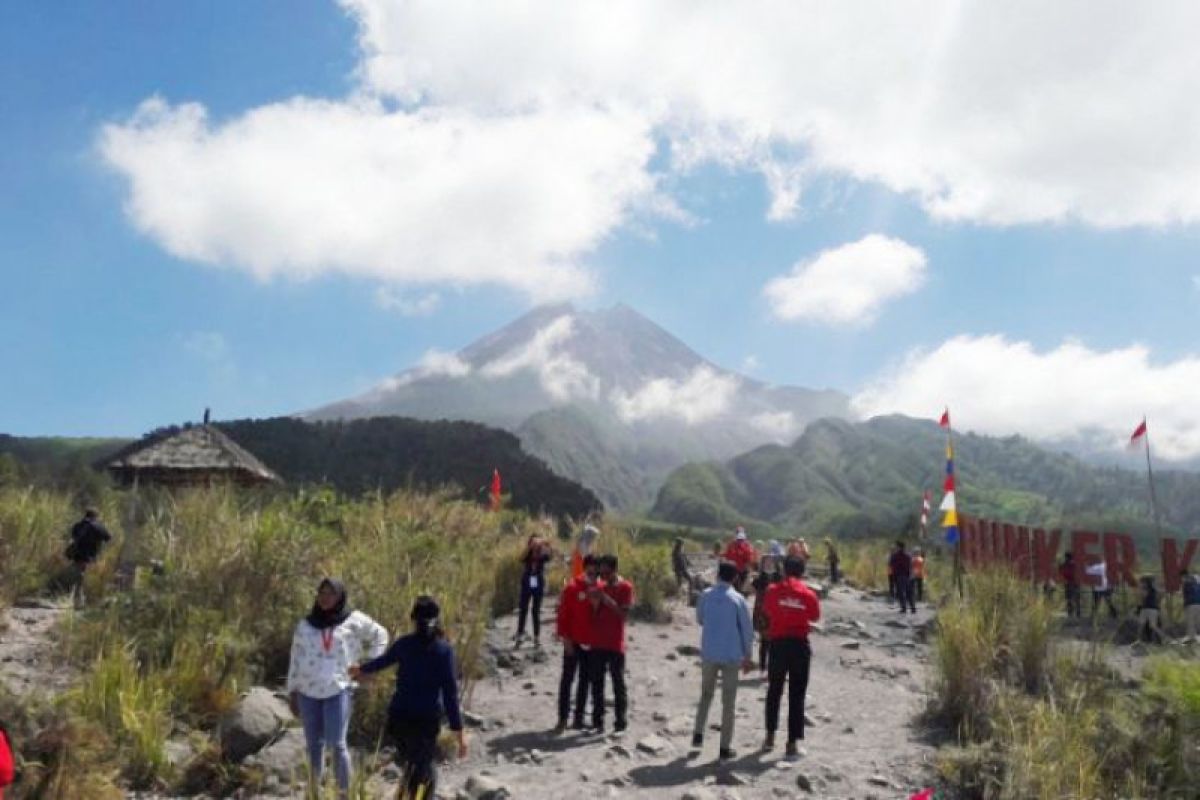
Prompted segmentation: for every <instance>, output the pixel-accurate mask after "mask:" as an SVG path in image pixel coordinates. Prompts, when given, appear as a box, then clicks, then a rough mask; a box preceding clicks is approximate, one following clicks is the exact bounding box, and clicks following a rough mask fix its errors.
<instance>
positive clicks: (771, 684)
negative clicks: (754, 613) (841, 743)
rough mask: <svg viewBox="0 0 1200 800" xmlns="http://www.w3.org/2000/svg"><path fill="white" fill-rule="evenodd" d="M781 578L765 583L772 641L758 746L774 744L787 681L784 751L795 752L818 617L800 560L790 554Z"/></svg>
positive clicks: (816, 603) (772, 746)
mask: <svg viewBox="0 0 1200 800" xmlns="http://www.w3.org/2000/svg"><path fill="white" fill-rule="evenodd" d="M783 575H784V577H783V580H782V581H780V582H779V583H775V584H772V585H771V586H769V587H767V596H766V599H765V601H764V603H765V605H764V609H763V610H764V612H765V613H766V615H767V626H768V628H767V635H768V636H769V637H770V640H771V644H770V647H771V657H770V669H769V670H768V673H767V705H766V716H767V738H766V740H765V741H764V742H763V750H764V751H766V752H770V751H771V750H774V749H775V731H776V730H778V728H779V705H780V702H781V700H782V698H783V684H784V683H785V682H786V683H787V684H788V727H787V731H788V736H787V749H786V751H785V754H786V756H787V757H788V758H789V759H794V758H797V757H799V750H798V745H797V742H798V741H800V740H801V739H803V738H804V695H805V693H806V692H807V691H808V672H809V667H810V665H811V662H812V649H811V648H810V647H809V644H808V632H809V629H810V627H811V625H812V623H814V622H817V621H818V620H820V619H821V602H820V600H818V599H817V593H816V592H814V591H813V590H812V589H810V588H809V587H808V586H806V585H805V584H804V581H802V580H801V578H802V577H804V562H803V561H802V560H800V559H799V558H796V557H794V556H789V557H788V558H787V559H785V560H784V562H783Z"/></svg>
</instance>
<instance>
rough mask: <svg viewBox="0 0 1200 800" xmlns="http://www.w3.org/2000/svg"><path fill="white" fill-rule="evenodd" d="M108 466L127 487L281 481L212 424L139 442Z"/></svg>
mask: <svg viewBox="0 0 1200 800" xmlns="http://www.w3.org/2000/svg"><path fill="white" fill-rule="evenodd" d="M104 468H105V469H106V470H108V472H109V474H110V475H112V476H113V477H114V478H115V479H116V480H117V482H118V483H119V484H121V485H122V486H126V487H137V486H170V487H175V486H206V485H209V484H213V483H234V484H238V485H240V486H262V485H265V484H269V483H282V481H281V480H280V479H279V476H278V475H276V474H275V473H274V472H272V471H271V470H269V469H267V467H266V465H264V464H263V463H262V462H261V461H259V460H258V459H257V458H255V457H254V456H253V455H252V454H250V453H249V452H248V451H247V450H246V449H245V448H243V447H241V446H240V445H238V443H237V442H235V441H233V440H232V439H230V438H229V437H228V436H226V435H225V434H223V433H221V431H219V430H217V429H216V428H215V427H213V426H212V425H207V424H206V425H196V426H194V427H190V428H184V429H183V430H181V431H179V432H177V433H173V434H170V435H165V436H160V437H151V438H149V439H143V440H142V441H140V442H135V443H134V444H132V445H130V446H129V447H126V448H125V449H123V450H121V451H119V452H118V453H117V454H116V455H114V456H113V457H112V458H110V459H109V460H108V461H107V462H106V463H105V465H104Z"/></svg>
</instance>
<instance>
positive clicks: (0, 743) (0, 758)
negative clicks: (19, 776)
mask: <svg viewBox="0 0 1200 800" xmlns="http://www.w3.org/2000/svg"><path fill="white" fill-rule="evenodd" d="M14 766H15V765H14V764H13V754H12V748H11V747H10V746H9V744H8V734H7V733H6V732H5V731H4V729H3V728H0V800H3V798H4V787H5V786H8V785H9V784H11V783H12V782H13V771H14Z"/></svg>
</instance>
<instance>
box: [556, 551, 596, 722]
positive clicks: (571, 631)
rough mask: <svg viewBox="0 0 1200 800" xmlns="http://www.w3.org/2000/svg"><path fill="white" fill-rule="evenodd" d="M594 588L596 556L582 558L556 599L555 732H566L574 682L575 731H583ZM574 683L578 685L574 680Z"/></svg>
mask: <svg viewBox="0 0 1200 800" xmlns="http://www.w3.org/2000/svg"><path fill="white" fill-rule="evenodd" d="M595 585H596V556H594V555H592V554H591V553H588V554H587V555H586V556H584V557H583V573H582V574H580V575H579V576H578V577H576V578H572V579H571V580H569V581H567V583H566V585H565V586H563V590H562V593H561V594H560V595H559V596H558V638H559V639H562V643H563V661H562V677H560V678H559V679H558V725H557V726H556V727H555V728H554V732H555V733H563V732H565V731H566V729H567V719H568V717H570V716H571V684H573V683H575V684H576V687H575V715H574V717H575V718H574V725H573V727H574V728H575V729H576V730H582V729H583V709H584V706H585V705H587V692H588V686H590V685H591V681H590V680H589V675H590V674H591V673H590V672H589V671H588V670H589V667H588V656H589V655H590V651H591V648H592V639H593V636H592V606H591V602H590V601H589V600H588V593H589V592H590V591H591V589H592V587H593V586H595ZM577 680H578V683H576V681H577Z"/></svg>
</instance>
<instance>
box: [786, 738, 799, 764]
mask: <svg viewBox="0 0 1200 800" xmlns="http://www.w3.org/2000/svg"><path fill="white" fill-rule="evenodd" d="M800 755H801V753H800V748H799V747H797V746H796V740H795V739H792V740H791V741H789V742H788V743H787V748H786V749H785V750H784V751H783V757H784V758H786V759H787V760H788V761H796V760H797V759H799V758H800Z"/></svg>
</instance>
